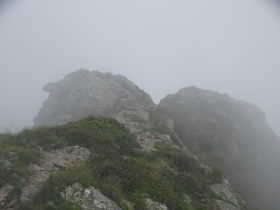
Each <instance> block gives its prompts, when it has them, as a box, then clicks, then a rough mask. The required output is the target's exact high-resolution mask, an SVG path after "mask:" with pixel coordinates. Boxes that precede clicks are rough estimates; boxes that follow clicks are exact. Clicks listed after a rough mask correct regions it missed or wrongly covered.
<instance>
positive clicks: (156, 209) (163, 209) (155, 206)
mask: <svg viewBox="0 0 280 210" xmlns="http://www.w3.org/2000/svg"><path fill="white" fill-rule="evenodd" d="M146 205H147V210H168V208H167V206H166V205H165V204H164V203H159V202H155V201H152V200H151V199H149V198H147V199H146Z"/></svg>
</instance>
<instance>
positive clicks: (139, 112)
mask: <svg viewBox="0 0 280 210" xmlns="http://www.w3.org/2000/svg"><path fill="white" fill-rule="evenodd" d="M43 90H44V91H46V92H48V93H49V97H48V99H47V100H45V101H44V102H43V107H42V108H41V109H40V111H39V113H38V115H37V116H36V117H35V118H34V120H33V121H34V125H35V126H38V125H58V124H64V123H66V122H69V121H73V120H77V119H81V118H84V117H87V116H89V115H94V116H97V115H101V116H110V117H114V118H116V119H117V120H118V121H119V122H120V123H122V124H125V125H126V124H128V122H130V121H131V119H132V118H135V119H141V120H142V121H144V122H147V121H148V120H149V112H150V111H152V110H154V109H155V108H156V106H155V104H154V103H153V100H152V99H151V97H150V96H149V95H148V94H147V93H146V92H144V91H143V90H140V89H139V88H138V87H137V86H136V85H135V84H133V83H132V82H130V81H129V80H128V79H126V78H125V77H123V76H120V75H112V74H109V73H107V74H105V73H100V72H98V71H91V72H90V71H87V70H85V69H80V70H79V71H76V72H74V73H70V74H68V75H66V76H65V77H64V79H62V80H60V81H58V82H56V83H49V84H47V85H45V86H44V87H43Z"/></svg>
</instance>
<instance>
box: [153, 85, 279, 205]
mask: <svg viewBox="0 0 280 210" xmlns="http://www.w3.org/2000/svg"><path fill="white" fill-rule="evenodd" d="M158 111H160V112H161V113H163V114H164V115H167V116H168V117H169V118H170V119H172V120H173V121H174V123H175V126H174V130H175V132H176V134H178V136H179V137H180V138H181V139H182V141H183V142H184V144H185V145H186V146H187V147H188V149H189V150H190V152H191V153H193V154H195V155H196V156H198V157H199V158H200V159H201V160H203V161H204V162H206V163H208V164H210V165H211V164H212V165H213V164H214V165H218V166H220V167H222V168H223V171H224V172H225V174H226V177H227V178H228V179H229V180H230V181H231V183H232V184H233V186H234V188H235V189H237V190H238V191H239V192H240V193H241V194H242V195H243V197H244V198H246V200H247V201H248V202H249V203H250V202H251V203H250V204H251V205H252V206H254V207H255V208H256V209H270V210H273V209H277V208H278V206H279V205H280V203H279V200H278V199H277V197H279V196H280V191H279V187H280V185H279V178H278V177H277V174H279V173H280V164H279V158H280V157H279V154H278V153H279V150H280V140H279V138H278V137H277V136H276V135H275V133H274V132H273V131H272V130H271V129H270V127H269V126H268V124H267V122H266V119H265V114H264V113H263V111H261V110H260V109H259V108H257V107H256V106H254V105H252V104H250V103H247V102H244V101H237V100H234V99H232V98H230V97H229V96H228V95H227V94H219V93H217V92H214V91H210V90H207V91H206V90H201V89H198V88H196V87H188V88H184V89H181V90H180V91H178V92H177V93H176V94H172V95H171V94H170V95H168V96H166V98H164V99H163V100H161V102H160V104H159V106H158Z"/></svg>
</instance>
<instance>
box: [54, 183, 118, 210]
mask: <svg viewBox="0 0 280 210" xmlns="http://www.w3.org/2000/svg"><path fill="white" fill-rule="evenodd" d="M60 195H61V196H62V197H63V198H64V199H65V200H67V201H69V202H70V203H73V204H75V205H77V206H79V207H80V208H81V209H83V210H86V209H104V210H121V208H120V207H118V205H117V204H116V203H114V202H113V201H112V200H110V199H109V198H107V197H106V196H105V195H103V194H102V193H101V192H100V191H99V190H98V189H96V188H95V187H92V186H90V187H88V188H84V187H83V186H82V185H81V184H79V183H75V184H73V185H71V186H69V187H66V188H65V190H64V191H63V192H61V193H60Z"/></svg>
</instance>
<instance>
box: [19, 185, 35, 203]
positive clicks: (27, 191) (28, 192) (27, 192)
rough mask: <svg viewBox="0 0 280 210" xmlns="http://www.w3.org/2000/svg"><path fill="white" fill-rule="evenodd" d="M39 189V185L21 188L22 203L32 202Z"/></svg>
mask: <svg viewBox="0 0 280 210" xmlns="http://www.w3.org/2000/svg"><path fill="white" fill-rule="evenodd" d="M37 191H38V186H36V185H28V186H26V187H24V188H23V189H22V190H21V195H20V201H21V202H22V203H31V202H33V198H34V196H35V194H36V193H37Z"/></svg>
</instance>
